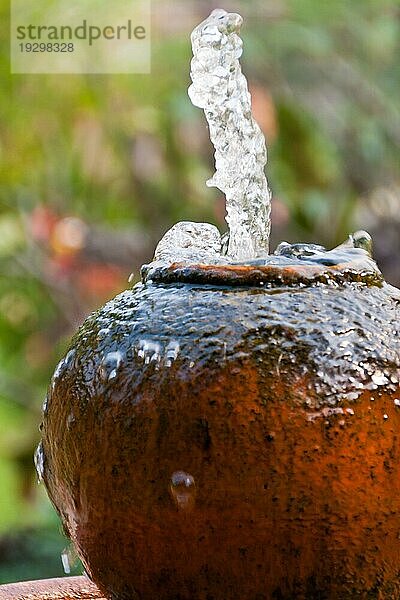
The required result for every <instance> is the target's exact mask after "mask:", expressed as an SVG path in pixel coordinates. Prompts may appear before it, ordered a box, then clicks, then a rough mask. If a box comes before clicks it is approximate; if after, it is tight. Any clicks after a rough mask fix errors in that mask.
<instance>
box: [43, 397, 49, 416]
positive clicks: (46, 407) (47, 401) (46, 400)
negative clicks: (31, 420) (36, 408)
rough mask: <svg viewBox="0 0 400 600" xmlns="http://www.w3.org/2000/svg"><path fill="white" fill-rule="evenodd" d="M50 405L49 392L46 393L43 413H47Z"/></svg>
mask: <svg viewBox="0 0 400 600" xmlns="http://www.w3.org/2000/svg"><path fill="white" fill-rule="evenodd" d="M48 406H49V396H48V394H46V397H45V399H44V400H43V404H42V413H43V414H44V415H45V414H46V413H47V409H48Z"/></svg>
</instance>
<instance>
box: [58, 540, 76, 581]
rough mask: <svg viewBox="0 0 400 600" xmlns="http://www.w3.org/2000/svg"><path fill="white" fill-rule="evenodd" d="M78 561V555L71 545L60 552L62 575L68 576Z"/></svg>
mask: <svg viewBox="0 0 400 600" xmlns="http://www.w3.org/2000/svg"><path fill="white" fill-rule="evenodd" d="M78 561H79V556H78V553H77V551H76V549H75V546H74V545H73V544H72V543H71V544H69V545H68V546H67V547H66V548H64V550H63V551H62V552H61V562H62V566H63V569H64V573H65V574H66V575H69V574H70V573H71V570H72V569H73V568H74V567H75V566H76V565H77V563H78Z"/></svg>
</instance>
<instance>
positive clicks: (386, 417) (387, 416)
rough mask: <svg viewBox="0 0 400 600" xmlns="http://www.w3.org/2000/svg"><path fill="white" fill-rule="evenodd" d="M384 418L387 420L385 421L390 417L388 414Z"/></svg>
mask: <svg viewBox="0 0 400 600" xmlns="http://www.w3.org/2000/svg"><path fill="white" fill-rule="evenodd" d="M383 418H384V419H385V421H386V420H387V419H388V418H389V415H387V414H386V413H385V414H384V415H383Z"/></svg>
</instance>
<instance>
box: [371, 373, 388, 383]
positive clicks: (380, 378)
mask: <svg viewBox="0 0 400 600" xmlns="http://www.w3.org/2000/svg"><path fill="white" fill-rule="evenodd" d="M371 379H372V381H373V382H374V383H375V385H385V384H386V383H389V380H388V378H387V377H386V376H385V374H384V373H382V371H375V373H374V374H373V375H372V376H371Z"/></svg>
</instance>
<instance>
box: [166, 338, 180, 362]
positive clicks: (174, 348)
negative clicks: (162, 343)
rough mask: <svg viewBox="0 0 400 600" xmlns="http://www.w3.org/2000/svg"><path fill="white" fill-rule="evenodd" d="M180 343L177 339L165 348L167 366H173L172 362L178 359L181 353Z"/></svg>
mask: <svg viewBox="0 0 400 600" xmlns="http://www.w3.org/2000/svg"><path fill="white" fill-rule="evenodd" d="M179 349H180V348H179V343H178V342H177V341H175V340H173V341H172V342H170V343H169V344H168V346H167V347H166V349H165V366H166V367H172V363H173V362H174V361H175V360H176V359H177V357H178V354H179Z"/></svg>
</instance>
